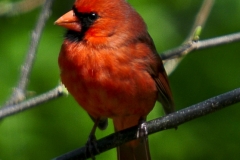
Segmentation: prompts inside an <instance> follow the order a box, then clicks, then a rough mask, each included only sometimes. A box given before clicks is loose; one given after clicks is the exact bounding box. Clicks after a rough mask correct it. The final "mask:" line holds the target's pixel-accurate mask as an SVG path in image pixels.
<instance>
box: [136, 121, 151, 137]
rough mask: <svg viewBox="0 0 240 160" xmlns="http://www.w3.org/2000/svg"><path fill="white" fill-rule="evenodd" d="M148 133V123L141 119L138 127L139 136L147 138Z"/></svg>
mask: <svg viewBox="0 0 240 160" xmlns="http://www.w3.org/2000/svg"><path fill="white" fill-rule="evenodd" d="M147 135H148V130H147V124H146V122H145V121H140V124H139V127H138V131H137V135H136V137H137V138H143V137H145V138H147Z"/></svg>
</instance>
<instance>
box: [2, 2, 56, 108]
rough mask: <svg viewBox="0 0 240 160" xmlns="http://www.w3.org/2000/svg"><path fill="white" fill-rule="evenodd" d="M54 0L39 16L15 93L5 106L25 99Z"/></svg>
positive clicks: (44, 6)
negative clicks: (40, 41)
mask: <svg viewBox="0 0 240 160" xmlns="http://www.w3.org/2000/svg"><path fill="white" fill-rule="evenodd" d="M52 3H53V0H47V1H45V3H44V5H43V8H42V11H41V13H40V16H39V18H38V22H37V24H36V27H35V29H34V30H33V32H32V35H31V40H30V45H29V49H28V53H27V57H26V60H25V62H24V65H23V66H22V68H21V76H20V79H19V82H18V85H17V87H15V88H14V90H13V93H12V95H11V97H10V99H9V100H8V101H7V103H6V104H5V107H7V106H8V105H13V104H16V103H18V102H21V101H23V100H24V99H25V97H26V96H25V95H26V87H27V83H28V77H29V75H30V73H31V70H32V65H33V62H34V59H35V56H36V51H37V47H38V43H39V40H40V38H41V35H42V31H43V28H44V26H45V23H46V21H47V20H48V18H49V15H50V12H51V6H52Z"/></svg>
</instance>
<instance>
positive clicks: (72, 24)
mask: <svg viewBox="0 0 240 160" xmlns="http://www.w3.org/2000/svg"><path fill="white" fill-rule="evenodd" d="M54 24H56V25H59V26H62V27H64V28H67V29H69V30H74V31H77V32H80V31H81V24H80V21H79V19H78V18H77V17H76V16H75V14H74V12H73V10H71V11H69V12H67V13H66V14H64V15H63V16H62V17H60V18H59V19H58V20H56V21H55V22H54Z"/></svg>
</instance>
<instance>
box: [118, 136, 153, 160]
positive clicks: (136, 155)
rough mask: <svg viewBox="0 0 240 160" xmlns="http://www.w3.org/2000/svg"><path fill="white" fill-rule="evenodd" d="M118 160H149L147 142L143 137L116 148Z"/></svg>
mask: <svg viewBox="0 0 240 160" xmlns="http://www.w3.org/2000/svg"><path fill="white" fill-rule="evenodd" d="M117 156H118V160H150V159H151V157H150V153H149V146H148V140H147V138H146V137H143V138H141V139H138V140H133V141H131V142H129V143H125V144H123V145H121V146H119V147H117Z"/></svg>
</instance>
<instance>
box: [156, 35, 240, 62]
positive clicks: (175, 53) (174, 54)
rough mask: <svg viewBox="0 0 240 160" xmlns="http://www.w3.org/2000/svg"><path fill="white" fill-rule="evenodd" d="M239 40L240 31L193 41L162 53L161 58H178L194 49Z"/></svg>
mask: <svg viewBox="0 0 240 160" xmlns="http://www.w3.org/2000/svg"><path fill="white" fill-rule="evenodd" d="M237 41H240V32H238V33H234V34H229V35H225V36H221V37H216V38H211V39H207V40H202V41H197V42H194V41H192V42H190V43H187V44H184V45H182V46H179V47H177V48H175V49H172V50H169V51H165V52H163V53H161V58H162V60H169V59H173V58H178V57H181V56H183V55H185V54H186V52H188V53H190V52H191V51H193V50H200V49H206V48H211V47H215V46H218V45H223V44H228V43H233V42H237Z"/></svg>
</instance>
